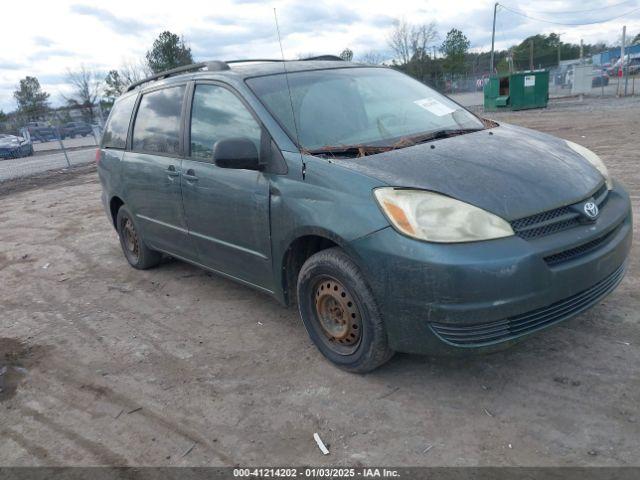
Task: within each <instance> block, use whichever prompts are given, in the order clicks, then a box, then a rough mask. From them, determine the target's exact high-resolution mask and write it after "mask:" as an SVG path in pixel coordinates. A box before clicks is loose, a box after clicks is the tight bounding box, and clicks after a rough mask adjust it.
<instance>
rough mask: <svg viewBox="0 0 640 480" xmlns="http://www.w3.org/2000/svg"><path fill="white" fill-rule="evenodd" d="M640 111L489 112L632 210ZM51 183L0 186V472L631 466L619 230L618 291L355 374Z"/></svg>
mask: <svg viewBox="0 0 640 480" xmlns="http://www.w3.org/2000/svg"><path fill="white" fill-rule="evenodd" d="M639 111H640V102H639V101H638V100H637V99H636V100H618V99H607V100H606V101H598V100H590V101H585V102H582V103H580V102H576V101H565V102H562V103H554V104H553V105H552V106H551V108H549V109H547V110H539V111H529V112H519V113H513V114H506V113H504V114H500V115H494V117H495V118H496V119H497V120H499V121H509V122H511V123H516V124H521V125H524V126H529V127H532V128H536V129H540V130H544V131H547V132H551V133H555V134H557V135H559V136H561V137H564V138H567V139H570V140H574V141H577V142H580V143H583V144H585V145H586V146H588V147H590V148H592V149H594V150H595V151H596V152H598V153H599V154H601V156H602V157H603V158H604V159H605V161H606V162H607V163H608V165H609V167H610V169H611V170H612V171H613V173H614V175H615V176H617V177H618V178H619V179H621V180H622V181H623V182H624V183H626V185H627V187H628V188H629V190H630V192H631V194H632V198H633V203H634V208H635V211H636V212H638V211H640V171H639V161H640V154H639V152H640V140H639V138H640V136H639V135H638V134H639V133H640V132H639V131H638V129H639V126H638V125H639V124H638V112H639ZM56 178H57V180H56V183H51V184H49V185H42V182H35V183H33V185H32V186H31V187H30V186H27V187H25V188H31V189H30V190H26V191H18V190H20V189H19V188H18V189H16V188H15V184H13V187H12V188H10V189H7V188H5V189H3V186H2V185H3V184H0V205H1V206H2V208H1V209H0V225H2V229H1V230H0V304H1V305H2V315H1V317H0V368H1V364H2V363H4V364H5V365H7V366H8V368H7V371H6V373H5V374H4V375H3V376H2V379H3V380H2V382H3V385H2V388H3V392H2V393H0V438H1V439H2V441H1V442H0V465H96V464H117V465H125V464H126V465H234V464H241V465H259V464H262V465H264V464H272V465H273V464H277V465H286V464H294V465H304V464H312V465H321V464H349V465H362V464H364V465H369V464H383V465H455V466H461V465H470V466H476V465H527V466H545V465H599V466H614V465H639V460H638V458H640V443H639V442H638V439H639V438H640V413H639V412H638V404H639V401H640V375H639V374H638V372H639V368H638V365H639V364H640V322H639V320H640V293H639V292H640V288H639V287H640V281H639V279H640V270H639V268H638V267H639V265H638V263H639V262H638V258H639V255H638V253H639V252H638V241H637V236H636V239H635V240H636V243H635V246H634V251H633V252H632V261H631V265H630V267H629V271H628V274H627V277H626V279H625V280H624V281H623V283H622V284H621V285H620V286H619V287H618V289H617V290H616V291H615V292H614V293H613V294H612V295H611V296H609V297H608V298H607V299H605V301H604V302H602V303H601V304H600V305H598V306H597V307H595V308H593V309H592V310H590V311H589V312H587V313H586V314H583V315H581V316H580V317H578V318H576V319H574V320H572V321H570V322H566V323H564V324H562V325H561V326H559V327H557V328H555V329H552V330H549V331H547V332H545V333H542V334H540V335H538V336H536V337H534V338H531V339H530V340H529V341H527V342H524V343H522V344H520V345H519V346H517V347H515V348H513V349H511V350H508V351H505V352H501V353H498V354H493V355H490V356H479V357H472V358H465V359H443V358H429V357H420V356H410V355H397V356H396V357H395V359H394V360H392V361H391V362H390V363H389V364H388V365H386V366H385V367H383V368H381V369H380V370H378V371H376V372H374V373H372V374H369V375H366V376H356V375H351V374H347V373H344V372H342V371H340V370H337V369H336V368H334V367H332V366H331V365H329V364H328V363H327V362H326V361H324V360H323V358H322V357H321V356H320V354H319V353H318V352H317V351H316V349H315V348H314V347H313V345H312V344H311V342H310V341H309V340H308V338H307V335H306V332H305V331H304V328H303V326H302V324H301V322H300V321H299V320H298V317H297V313H296V312H295V311H294V310H291V309H285V308H283V307H281V306H280V305H278V304H277V303H276V302H275V301H274V300H272V299H270V298H269V297H267V296H265V295H263V294H261V293H257V292H255V291H253V290H250V289H248V288H245V287H243V286H240V285H236V284H235V283H232V282H230V281H228V280H225V279H222V278H219V277H216V276H213V275H209V274H207V273H205V272H203V271H202V270H198V269H197V268H195V267H191V266H189V265H186V264H183V263H180V262H175V261H174V262H167V263H165V264H163V265H162V266H160V267H159V268H157V269H154V270H151V271H146V272H139V271H136V270H133V269H131V268H130V267H128V265H127V264H126V262H125V260H124V257H123V256H122V254H121V252H120V248H119V244H118V241H117V238H116V234H115V232H114V231H113V229H112V228H111V226H110V225H109V223H108V221H107V219H106V217H105V215H104V213H103V212H102V209H101V206H100V201H99V185H98V182H97V179H96V175H95V172H90V173H83V174H81V175H76V176H68V177H63V178H64V179H63V180H62V181H60V176H57V177H56ZM36 186H37V187H38V188H32V187H36ZM9 191H10V192H11V193H10V194H9V193H7V192H9ZM3 194H4V195H3ZM637 224H638V221H637V215H636V225H637ZM314 432H318V433H319V434H320V436H321V437H322V438H323V440H324V441H325V443H328V444H329V449H330V451H331V454H330V455H328V456H323V455H322V454H321V453H320V451H319V450H318V448H317V446H316V445H315V443H314V440H313V437H312V436H313V433H314Z"/></svg>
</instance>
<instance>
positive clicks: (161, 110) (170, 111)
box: [132, 85, 185, 153]
mask: <svg viewBox="0 0 640 480" xmlns="http://www.w3.org/2000/svg"><path fill="white" fill-rule="evenodd" d="M184 90H185V86H184V85H180V86H178V87H170V88H165V89H162V90H156V91H154V92H149V93H145V94H144V95H143V96H142V99H141V100H140V106H139V107H138V114H137V116H136V121H135V123H134V124H133V142H132V146H133V150H136V151H139V152H151V153H178V152H179V150H180V112H181V111H182V99H183V98H184Z"/></svg>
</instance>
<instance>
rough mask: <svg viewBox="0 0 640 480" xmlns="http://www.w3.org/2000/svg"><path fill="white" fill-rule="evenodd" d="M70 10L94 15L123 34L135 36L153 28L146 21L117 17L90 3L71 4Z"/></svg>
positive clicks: (90, 15) (79, 13) (80, 13)
mask: <svg viewBox="0 0 640 480" xmlns="http://www.w3.org/2000/svg"><path fill="white" fill-rule="evenodd" d="M70 10H71V12H72V13H76V14H78V15H86V16H89V17H94V18H96V19H98V20H99V21H100V22H101V23H103V24H105V25H106V26H107V27H109V28H110V29H111V30H113V31H114V32H117V33H121V34H124V35H135V36H137V35H139V34H140V33H142V32H143V31H146V30H148V29H150V28H153V26H151V25H147V24H146V23H143V22H140V21H138V20H135V19H133V18H123V17H117V16H115V15H114V14H113V13H111V12H109V11H108V10H105V9H102V8H97V7H92V6H90V5H81V4H76V5H71V7H70Z"/></svg>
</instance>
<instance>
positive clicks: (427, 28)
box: [387, 18, 438, 65]
mask: <svg viewBox="0 0 640 480" xmlns="http://www.w3.org/2000/svg"><path fill="white" fill-rule="evenodd" d="M437 36H438V30H437V29H436V24H435V22H431V23H425V24H421V25H413V24H410V23H408V22H407V21H406V20H405V19H403V18H402V19H396V20H394V22H393V30H392V31H391V34H390V35H389V37H388V39H387V43H388V44H389V48H391V50H392V51H393V53H394V54H395V56H396V58H397V59H398V60H399V61H400V64H401V65H406V64H408V63H409V62H410V61H411V60H412V59H417V60H423V59H424V58H426V57H427V56H428V47H429V44H431V43H432V42H433V41H434V40H435V39H436V38H437Z"/></svg>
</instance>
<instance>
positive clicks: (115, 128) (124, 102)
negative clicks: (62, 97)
mask: <svg viewBox="0 0 640 480" xmlns="http://www.w3.org/2000/svg"><path fill="white" fill-rule="evenodd" d="M136 98H137V96H136V95H129V96H128V97H126V98H123V99H121V100H118V101H117V102H116V103H115V104H114V105H113V109H112V110H111V115H110V116H109V120H108V122H107V125H106V126H105V128H104V134H103V135H102V146H103V147H104V148H125V146H126V144H127V132H128V131H129V122H130V121H131V112H133V107H134V106H135V104H136ZM69 125H70V126H72V127H73V126H74V124H73V123H70V124H69Z"/></svg>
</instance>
